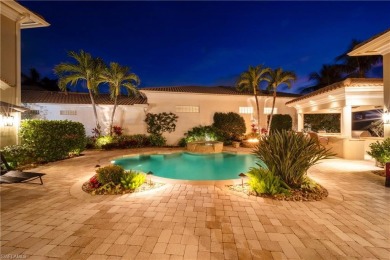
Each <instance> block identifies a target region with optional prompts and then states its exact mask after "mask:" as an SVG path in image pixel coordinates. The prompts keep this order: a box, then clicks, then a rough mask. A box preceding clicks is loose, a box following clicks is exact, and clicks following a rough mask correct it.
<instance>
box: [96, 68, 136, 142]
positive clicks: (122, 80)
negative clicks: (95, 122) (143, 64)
mask: <svg viewBox="0 0 390 260" xmlns="http://www.w3.org/2000/svg"><path fill="white" fill-rule="evenodd" d="M100 78H101V80H102V81H104V82H105V83H108V85H109V87H110V96H111V99H113V100H114V108H113V110H112V116H111V123H110V135H112V127H113V124H114V116H115V110H116V107H117V101H118V96H119V95H120V93H121V89H122V88H125V89H126V90H127V92H128V94H129V95H130V94H135V95H138V94H139V92H138V89H137V86H138V85H139V84H140V79H139V77H138V76H137V75H136V74H134V73H130V68H128V67H123V66H121V65H119V64H118V63H116V62H111V63H110V66H109V67H108V68H106V69H105V70H104V71H103V73H102V75H101V76H100Z"/></svg>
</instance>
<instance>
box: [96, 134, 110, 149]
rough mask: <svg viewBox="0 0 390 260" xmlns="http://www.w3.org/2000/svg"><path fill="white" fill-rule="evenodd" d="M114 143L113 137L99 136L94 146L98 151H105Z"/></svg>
mask: <svg viewBox="0 0 390 260" xmlns="http://www.w3.org/2000/svg"><path fill="white" fill-rule="evenodd" d="M113 143H114V137H112V136H110V135H105V136H100V137H98V138H97V139H96V143H95V146H96V148H98V149H107V148H109V147H110V145H111V144H113Z"/></svg>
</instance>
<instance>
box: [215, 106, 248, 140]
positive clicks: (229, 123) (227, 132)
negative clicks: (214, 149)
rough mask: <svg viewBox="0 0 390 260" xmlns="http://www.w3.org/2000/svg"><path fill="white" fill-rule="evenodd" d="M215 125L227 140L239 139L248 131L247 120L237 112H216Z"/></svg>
mask: <svg viewBox="0 0 390 260" xmlns="http://www.w3.org/2000/svg"><path fill="white" fill-rule="evenodd" d="M213 119H214V123H213V126H214V127H215V128H216V129H218V130H219V133H220V135H221V136H222V138H223V140H224V141H226V142H231V141H238V140H240V139H241V138H242V136H243V135H244V134H245V132H246V126H245V120H244V118H243V117H242V116H240V115H239V114H237V113H233V112H229V113H218V112H217V113H215V114H214V117H213Z"/></svg>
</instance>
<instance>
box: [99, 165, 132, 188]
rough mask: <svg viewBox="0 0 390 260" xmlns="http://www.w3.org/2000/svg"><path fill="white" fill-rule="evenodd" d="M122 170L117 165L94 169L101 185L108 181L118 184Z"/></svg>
mask: <svg viewBox="0 0 390 260" xmlns="http://www.w3.org/2000/svg"><path fill="white" fill-rule="evenodd" d="M124 172H125V170H124V169H123V168H122V167H120V166H118V165H108V166H105V167H102V168H99V169H97V170H96V173H97V179H98V181H99V182H100V183H101V184H103V185H104V184H107V183H109V182H113V183H114V184H115V185H117V184H120V183H121V178H122V176H123V174H124Z"/></svg>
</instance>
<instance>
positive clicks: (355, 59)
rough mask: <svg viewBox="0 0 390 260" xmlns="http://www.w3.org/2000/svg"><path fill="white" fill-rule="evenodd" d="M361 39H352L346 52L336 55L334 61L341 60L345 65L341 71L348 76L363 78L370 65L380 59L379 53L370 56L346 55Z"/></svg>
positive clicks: (370, 67)
mask: <svg viewBox="0 0 390 260" xmlns="http://www.w3.org/2000/svg"><path fill="white" fill-rule="evenodd" d="M360 43H361V41H358V40H356V39H353V40H352V41H351V43H350V45H349V47H348V49H347V51H346V52H344V53H343V54H341V55H339V56H337V57H336V61H341V62H343V64H344V65H345V66H344V67H343V68H344V70H343V72H345V73H346V74H348V76H349V77H356V78H364V77H366V76H367V73H368V72H369V71H370V70H371V69H372V67H373V66H374V65H376V64H378V63H379V62H380V61H381V60H382V56H380V55H372V56H348V53H349V52H351V51H352V50H353V49H354V48H355V47H356V46H357V45H359V44H360Z"/></svg>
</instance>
